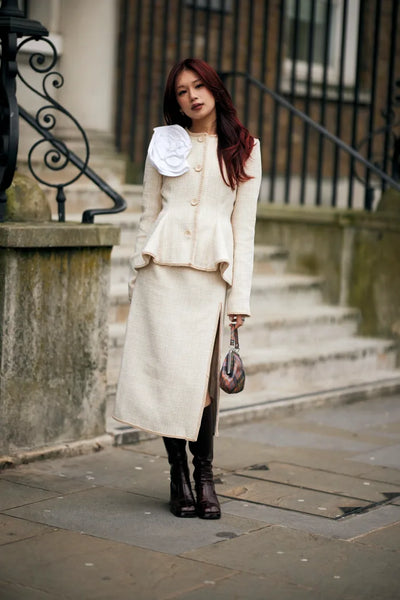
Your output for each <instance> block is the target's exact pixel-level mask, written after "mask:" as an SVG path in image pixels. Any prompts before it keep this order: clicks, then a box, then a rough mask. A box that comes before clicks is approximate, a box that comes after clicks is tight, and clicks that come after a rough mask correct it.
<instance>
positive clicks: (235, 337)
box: [230, 327, 239, 350]
mask: <svg viewBox="0 0 400 600" xmlns="http://www.w3.org/2000/svg"><path fill="white" fill-rule="evenodd" d="M230 345H231V346H234V347H235V350H239V333H238V330H237V329H234V328H233V327H231V343H230Z"/></svg>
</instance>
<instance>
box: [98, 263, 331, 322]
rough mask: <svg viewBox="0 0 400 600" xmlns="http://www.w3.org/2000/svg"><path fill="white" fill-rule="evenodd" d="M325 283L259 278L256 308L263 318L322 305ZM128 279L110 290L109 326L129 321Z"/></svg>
mask: <svg viewBox="0 0 400 600" xmlns="http://www.w3.org/2000/svg"><path fill="white" fill-rule="evenodd" d="M322 285H323V280H322V278H320V277H309V276H307V275H290V274H283V275H263V274H262V275H259V274H255V275H254V276H253V284H252V307H253V310H254V311H255V312H256V313H257V314H260V312H261V311H263V310H264V311H265V310H267V309H268V307H269V308H270V309H271V310H272V309H273V308H274V307H279V306H283V305H284V306H285V308H286V307H287V308H294V307H296V308H300V307H309V306H313V305H318V304H320V303H321V302H322ZM127 290H128V277H127V276H126V277H125V282H123V283H115V284H112V285H111V288H110V309H109V311H110V312H109V322H110V323H115V322H118V321H121V320H123V321H124V320H125V319H126V318H127V316H128V310H129V302H128V291H127Z"/></svg>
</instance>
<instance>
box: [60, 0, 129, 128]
mask: <svg viewBox="0 0 400 600" xmlns="http://www.w3.org/2000/svg"><path fill="white" fill-rule="evenodd" d="M117 27H118V0H61V10H60V25H59V29H60V33H61V35H62V38H63V54H62V57H61V60H60V71H61V73H62V74H63V76H64V78H65V83H64V86H63V88H62V90H61V91H60V96H59V97H60V101H61V103H62V104H63V105H64V106H65V107H66V108H67V109H68V110H69V111H70V112H71V113H72V114H73V115H74V116H76V118H77V119H78V121H79V122H80V123H81V125H82V126H83V127H84V128H85V129H89V130H97V131H99V132H104V133H111V132H112V130H113V121H114V96H115V80H116V77H115V75H116V51H117V35H118V31H117Z"/></svg>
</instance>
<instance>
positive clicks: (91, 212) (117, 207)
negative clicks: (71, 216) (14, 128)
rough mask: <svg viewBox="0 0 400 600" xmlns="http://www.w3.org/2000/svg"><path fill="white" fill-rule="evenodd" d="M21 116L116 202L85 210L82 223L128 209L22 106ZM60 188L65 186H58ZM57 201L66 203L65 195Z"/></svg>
mask: <svg viewBox="0 0 400 600" xmlns="http://www.w3.org/2000/svg"><path fill="white" fill-rule="evenodd" d="M19 114H20V116H21V117H22V118H23V119H24V121H26V122H27V123H28V124H29V125H30V126H31V127H33V128H34V129H36V131H37V132H38V133H40V134H41V135H42V136H43V137H44V138H45V139H46V140H47V141H48V142H50V143H51V144H52V145H53V146H54V148H55V149H56V150H57V151H58V152H60V153H61V154H62V155H63V156H65V157H66V158H68V161H70V162H71V163H72V164H73V165H75V167H77V168H78V169H79V170H80V171H81V173H83V174H84V175H86V177H88V178H89V179H90V180H91V181H93V183H95V184H96V185H97V187H98V188H100V189H101V191H102V192H104V193H105V194H106V195H107V196H108V197H109V198H111V200H112V201H113V202H114V206H113V207H111V208H89V209H88V210H85V211H84V212H83V214H82V223H93V222H94V217H95V215H103V214H114V213H119V212H122V211H123V210H125V209H126V201H125V200H124V198H123V197H122V196H121V195H120V194H118V192H116V191H115V190H114V189H113V188H111V187H110V186H109V185H108V183H107V182H106V181H104V179H102V178H101V177H99V176H98V175H97V173H95V171H93V169H91V168H90V167H89V166H88V165H87V163H86V161H85V162H84V161H83V160H82V159H81V158H79V156H77V155H76V154H75V153H74V152H72V151H71V150H68V149H67V148H66V146H65V145H64V144H63V143H62V142H61V141H60V140H58V139H57V138H55V137H54V136H53V135H52V134H51V133H50V132H49V131H48V130H47V129H45V128H44V127H41V125H40V124H39V123H38V122H37V120H36V119H35V118H34V117H32V115H30V114H29V113H28V112H27V111H26V110H25V109H24V108H22V106H19ZM57 187H58V188H59V192H60V191H61V190H60V188H62V187H63V186H57ZM57 200H58V201H59V202H64V201H65V197H63V194H58V197H57Z"/></svg>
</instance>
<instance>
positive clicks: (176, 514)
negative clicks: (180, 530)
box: [170, 508, 197, 519]
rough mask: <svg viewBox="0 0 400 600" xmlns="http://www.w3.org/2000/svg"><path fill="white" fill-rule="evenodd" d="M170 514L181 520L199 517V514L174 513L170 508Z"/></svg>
mask: <svg viewBox="0 0 400 600" xmlns="http://www.w3.org/2000/svg"><path fill="white" fill-rule="evenodd" d="M170 512H171V514H173V515H174V517H178V518H180V519H193V517H197V513H196V512H183V513H181V512H178V511H174V510H172V508H170Z"/></svg>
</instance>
